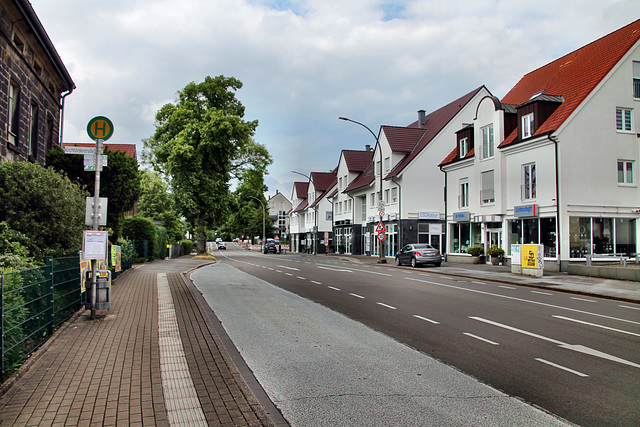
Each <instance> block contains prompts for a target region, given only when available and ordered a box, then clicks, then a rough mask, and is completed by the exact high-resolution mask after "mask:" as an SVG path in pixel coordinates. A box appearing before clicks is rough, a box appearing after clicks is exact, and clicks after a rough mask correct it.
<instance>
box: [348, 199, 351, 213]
mask: <svg viewBox="0 0 640 427" xmlns="http://www.w3.org/2000/svg"><path fill="white" fill-rule="evenodd" d="M351 203H352V200H351V199H349V200H347V206H348V208H347V212H351V208H352V206H351Z"/></svg>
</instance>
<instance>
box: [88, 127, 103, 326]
mask: <svg viewBox="0 0 640 427" xmlns="http://www.w3.org/2000/svg"><path fill="white" fill-rule="evenodd" d="M102 143H103V140H102V139H96V155H95V185H94V188H93V230H94V231H97V230H98V228H99V223H100V220H99V218H98V215H99V213H100V171H101V170H102ZM97 276H98V260H96V259H92V260H91V320H95V319H96V299H97V295H98V277H97Z"/></svg>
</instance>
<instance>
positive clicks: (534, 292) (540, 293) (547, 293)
mask: <svg viewBox="0 0 640 427" xmlns="http://www.w3.org/2000/svg"><path fill="white" fill-rule="evenodd" d="M531 293H532V294H538V295H553V294H552V293H549V292H540V291H531Z"/></svg>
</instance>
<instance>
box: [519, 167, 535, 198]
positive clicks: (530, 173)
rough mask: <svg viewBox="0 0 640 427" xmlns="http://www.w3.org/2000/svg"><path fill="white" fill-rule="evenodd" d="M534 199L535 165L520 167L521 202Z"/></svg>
mask: <svg viewBox="0 0 640 427" xmlns="http://www.w3.org/2000/svg"><path fill="white" fill-rule="evenodd" d="M535 198H536V164H535V163H529V164H528V165H522V200H529V199H535Z"/></svg>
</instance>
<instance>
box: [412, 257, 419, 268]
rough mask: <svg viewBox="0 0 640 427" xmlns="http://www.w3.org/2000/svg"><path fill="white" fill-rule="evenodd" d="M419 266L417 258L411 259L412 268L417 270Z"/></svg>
mask: <svg viewBox="0 0 640 427" xmlns="http://www.w3.org/2000/svg"><path fill="white" fill-rule="evenodd" d="M417 266H418V263H417V262H416V259H415V257H414V258H411V267H413V268H416V267H417Z"/></svg>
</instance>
